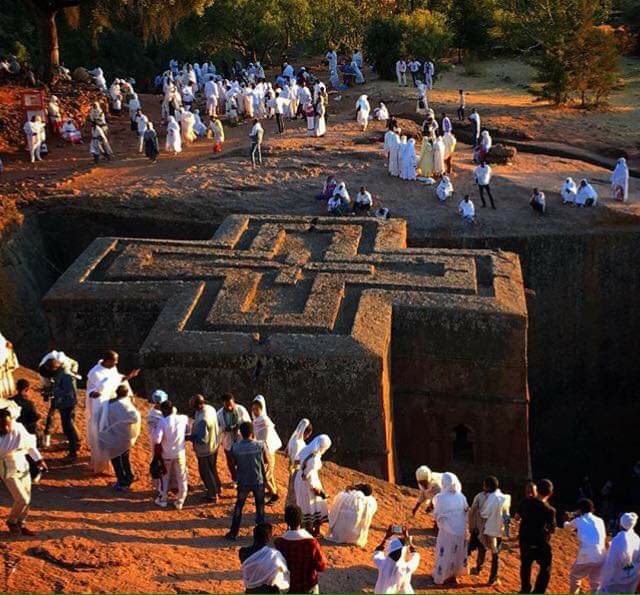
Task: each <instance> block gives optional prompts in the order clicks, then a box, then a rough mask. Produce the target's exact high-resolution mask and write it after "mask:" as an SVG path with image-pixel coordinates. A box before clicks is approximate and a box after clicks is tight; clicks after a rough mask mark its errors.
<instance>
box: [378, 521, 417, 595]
mask: <svg viewBox="0 0 640 595" xmlns="http://www.w3.org/2000/svg"><path fill="white" fill-rule="evenodd" d="M373 563H374V564H375V565H376V567H377V568H378V580H377V581H376V586H375V588H374V590H373V592H374V593H413V592H414V590H413V587H412V586H411V578H412V577H413V573H414V572H415V571H416V570H417V569H418V566H419V565H420V554H419V553H418V552H417V551H416V548H415V547H413V540H412V538H411V535H410V534H409V530H408V529H407V528H406V527H401V526H399V525H389V527H388V528H387V532H386V533H385V535H384V538H383V539H382V541H381V542H380V545H378V547H377V548H376V551H375V553H374V554H373Z"/></svg>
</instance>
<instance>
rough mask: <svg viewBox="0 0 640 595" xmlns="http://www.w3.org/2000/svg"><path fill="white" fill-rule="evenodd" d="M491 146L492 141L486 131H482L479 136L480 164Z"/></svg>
mask: <svg viewBox="0 0 640 595" xmlns="http://www.w3.org/2000/svg"><path fill="white" fill-rule="evenodd" d="M492 146H493V140H492V138H491V135H490V134H489V131H488V130H483V131H482V134H481V135H480V162H481V163H482V161H484V160H485V158H486V157H487V155H488V154H489V151H490V150H491V147H492Z"/></svg>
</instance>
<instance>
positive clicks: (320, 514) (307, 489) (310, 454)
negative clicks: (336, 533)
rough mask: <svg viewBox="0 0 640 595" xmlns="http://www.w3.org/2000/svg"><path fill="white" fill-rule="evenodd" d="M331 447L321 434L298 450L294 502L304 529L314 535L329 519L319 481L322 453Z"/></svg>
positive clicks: (326, 438)
mask: <svg viewBox="0 0 640 595" xmlns="http://www.w3.org/2000/svg"><path fill="white" fill-rule="evenodd" d="M329 448H331V438H329V436H327V435H326V434H321V435H320V436H317V437H316V438H314V439H313V440H312V441H311V443H310V444H308V445H307V446H305V447H304V448H303V449H302V450H301V451H300V455H299V457H300V470H299V471H298V473H297V474H296V480H295V490H296V504H297V505H298V506H299V507H300V508H301V509H302V521H303V525H304V527H305V529H307V531H309V532H310V533H312V534H313V535H314V537H317V536H319V535H320V526H321V525H322V524H323V523H326V522H327V521H328V520H329V510H328V506H327V495H326V494H325V492H324V489H323V487H322V482H321V481H320V474H319V471H320V469H321V468H322V455H323V454H324V453H325V452H327V450H329Z"/></svg>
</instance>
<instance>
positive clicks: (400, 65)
mask: <svg viewBox="0 0 640 595" xmlns="http://www.w3.org/2000/svg"><path fill="white" fill-rule="evenodd" d="M396 77H398V85H400V86H401V87H406V86H407V63H406V62H405V61H404V60H398V61H397V62H396Z"/></svg>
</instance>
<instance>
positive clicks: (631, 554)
mask: <svg viewBox="0 0 640 595" xmlns="http://www.w3.org/2000/svg"><path fill="white" fill-rule="evenodd" d="M637 522H638V515H637V514H636V513H635V512H627V513H625V514H623V515H622V516H621V517H620V531H619V532H618V534H617V535H616V536H615V537H614V538H613V539H612V540H611V543H610V544H609V551H608V552H607V557H606V558H605V561H604V565H603V566H602V573H601V575H600V590H599V591H598V592H599V593H635V592H636V587H637V586H638V581H640V536H638V534H637V533H636V532H635V531H634V527H635V526H636V523H637Z"/></svg>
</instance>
